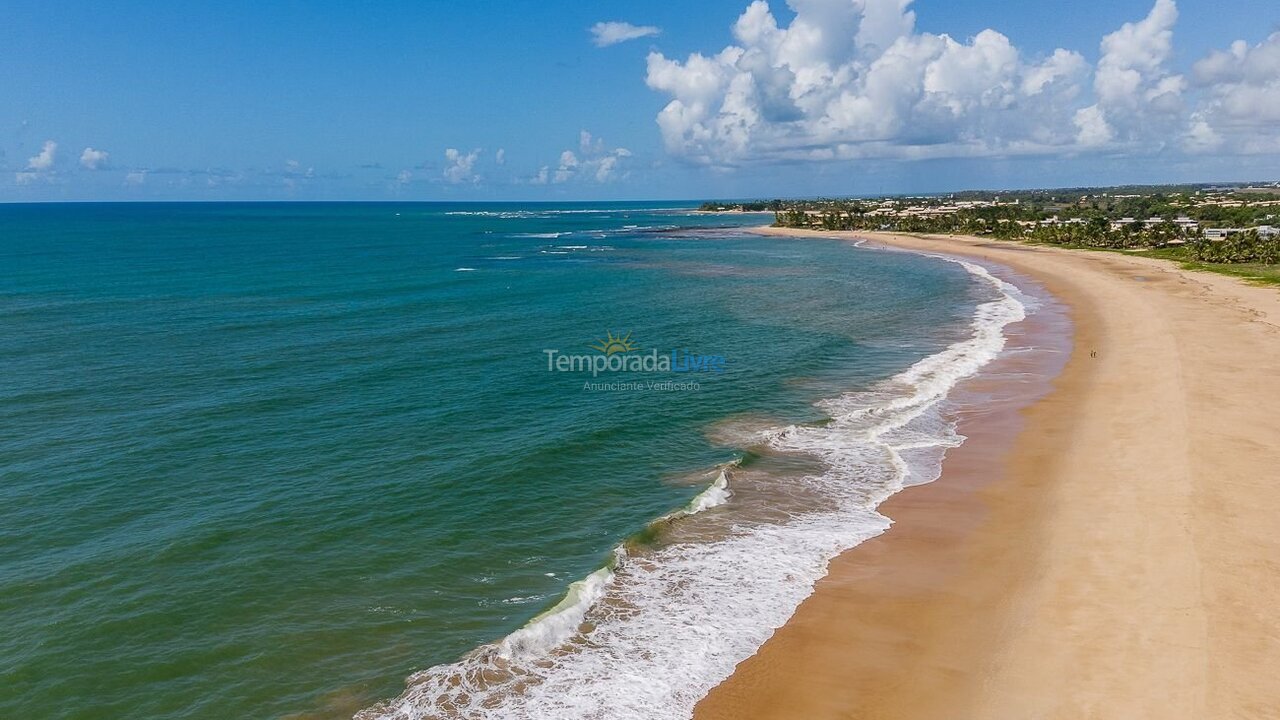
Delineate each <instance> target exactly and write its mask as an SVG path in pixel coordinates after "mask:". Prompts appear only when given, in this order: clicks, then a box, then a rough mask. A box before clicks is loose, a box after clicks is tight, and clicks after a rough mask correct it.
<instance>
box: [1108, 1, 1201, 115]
mask: <svg viewBox="0 0 1280 720" xmlns="http://www.w3.org/2000/svg"><path fill="white" fill-rule="evenodd" d="M1177 20H1178V8H1177V6H1176V5H1175V4H1174V0H1155V4H1154V5H1153V6H1152V7H1151V12H1150V13H1148V14H1147V16H1146V17H1145V18H1143V19H1142V20H1140V21H1138V22H1132V23H1125V24H1124V25H1122V26H1121V27H1120V29H1119V30H1116V31H1115V32H1113V33H1110V34H1108V35H1107V36H1105V37H1103V38H1102V43H1101V50H1102V56H1101V58H1100V59H1099V60H1098V69H1097V71H1096V72H1095V73H1094V76H1093V91H1094V95H1095V96H1096V98H1097V105H1096V107H1097V108H1098V111H1099V112H1100V113H1102V116H1103V118H1104V119H1105V121H1106V122H1107V123H1108V125H1109V126H1110V127H1112V128H1115V129H1117V130H1118V131H1119V135H1120V139H1122V140H1136V139H1143V138H1141V137H1139V134H1141V133H1145V134H1147V135H1150V134H1151V133H1152V131H1153V130H1154V129H1155V126H1159V129H1160V131H1161V134H1168V133H1171V132H1173V131H1174V129H1175V128H1176V126H1177V125H1178V124H1179V123H1180V122H1181V118H1180V117H1179V114H1180V111H1181V110H1182V107H1183V103H1182V93H1183V90H1184V89H1185V88H1186V81H1185V80H1184V79H1183V78H1182V76H1181V75H1175V74H1172V73H1170V72H1169V69H1168V67H1167V65H1168V62H1169V59H1170V58H1171V57H1172V55H1173V26H1174V24H1175V23H1176V22H1177Z"/></svg>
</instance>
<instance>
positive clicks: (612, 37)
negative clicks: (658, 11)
mask: <svg viewBox="0 0 1280 720" xmlns="http://www.w3.org/2000/svg"><path fill="white" fill-rule="evenodd" d="M661 32H662V29H661V28H656V27H654V26H652V25H632V24H631V23H627V22H616V21H615V22H598V23H596V24H595V25H592V26H591V42H593V43H595V46H596V47H608V46H610V45H617V44H618V43H620V42H626V41H628V40H637V39H639V38H643V37H650V36H653V35H657V34H659V33H661Z"/></svg>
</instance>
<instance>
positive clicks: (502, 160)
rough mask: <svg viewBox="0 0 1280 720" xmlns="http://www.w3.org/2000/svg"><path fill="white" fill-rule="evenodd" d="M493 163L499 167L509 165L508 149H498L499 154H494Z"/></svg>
mask: <svg viewBox="0 0 1280 720" xmlns="http://www.w3.org/2000/svg"><path fill="white" fill-rule="evenodd" d="M493 161H494V162H495V163H497V164H499V165H506V164H507V150H506V148H498V152H496V153H494V154H493Z"/></svg>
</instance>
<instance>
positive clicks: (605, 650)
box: [359, 258, 1026, 720]
mask: <svg viewBox="0 0 1280 720" xmlns="http://www.w3.org/2000/svg"><path fill="white" fill-rule="evenodd" d="M944 259H946V260H949V261H951V262H957V263H959V264H961V265H962V266H963V267H964V268H965V270H967V271H968V272H969V273H971V274H972V275H973V276H974V277H975V279H977V280H978V281H979V282H982V283H984V284H986V285H987V286H988V287H990V288H992V289H993V290H995V291H996V293H997V297H996V299H994V300H991V301H989V302H984V303H982V304H981V305H979V306H978V307H977V308H976V310H975V313H974V317H973V321H972V325H971V327H972V332H971V335H970V337H969V338H967V339H965V340H963V341H960V342H956V343H954V344H952V345H951V346H950V347H948V348H946V349H945V350H943V351H942V352H939V353H937V354H935V355H932V356H930V357H927V358H924V359H923V360H921V361H919V362H917V363H916V364H915V365H913V366H912V367H910V368H908V369H907V370H905V371H903V372H902V373H900V374H898V375H897V376H895V377H893V378H890V379H889V380H888V381H886V382H884V383H881V384H880V385H878V386H876V387H873V388H871V389H869V390H865V391H858V392H849V393H845V394H843V395H840V396H838V397H834V398H830V399H828V400H826V401H823V402H822V403H821V407H822V408H823V410H824V411H825V412H826V413H827V414H828V415H829V417H830V421H829V422H826V423H824V424H821V425H793V426H789V427H782V428H775V429H774V430H772V431H769V432H767V433H764V435H763V436H762V437H763V438H764V440H765V442H767V443H768V444H770V445H772V446H773V447H775V448H777V449H779V450H783V451H803V452H805V453H809V454H812V455H814V456H817V457H818V458H821V459H822V460H823V461H824V462H823V465H824V470H823V471H822V472H819V473H815V474H812V475H809V476H806V477H804V478H802V479H801V480H799V481H798V482H800V483H801V484H802V487H803V490H804V491H805V494H806V496H811V497H813V498H815V506H814V507H813V508H812V509H811V510H805V511H803V512H799V513H797V514H795V515H793V516H791V517H790V518H789V519H787V520H786V521H784V522H777V523H763V522H754V523H752V522H747V521H742V522H736V523H734V524H732V526H731V527H730V528H729V529H727V530H726V532H725V534H724V536H723V537H720V539H716V540H711V541H698V542H675V543H672V544H669V545H665V546H661V547H659V548H657V549H656V550H653V551H651V552H646V553H643V554H641V555H638V556H629V555H628V554H627V553H625V552H624V551H622V550H621V549H619V550H618V551H617V553H616V556H615V557H616V559H615V562H614V563H612V564H611V566H610V567H606V568H601V569H600V570H597V571H596V572H595V573H592V574H591V575H590V576H588V577H587V578H585V579H583V580H580V581H578V582H577V583H574V584H573V585H571V586H570V589H569V592H568V594H567V595H566V597H565V598H564V600H562V601H561V602H560V603H559V604H558V605H556V606H555V607H554V608H552V609H551V610H549V611H547V612H546V613H543V614H542V615H540V616H538V617H537V618H535V619H534V620H532V621H531V622H530V623H528V624H527V625H526V626H525V627H524V628H521V629H520V630H517V631H516V632H514V633H512V634H511V635H509V636H507V637H506V638H504V639H502V640H501V641H499V642H497V643H493V644H491V645H485V646H482V647H480V648H478V649H477V650H475V651H473V652H472V653H470V654H469V655H467V656H466V657H464V658H462V659H461V660H459V661H458V662H456V663H451V664H448V665H440V666H436V667H433V668H429V669H427V670H425V671H423V672H421V673H418V674H416V675H414V676H413V677H411V678H409V681H408V689H407V690H406V691H405V693H404V694H403V695H401V696H400V697H399V698H397V699H395V700H393V701H391V702H389V703H386V704H384V705H381V706H379V707H377V708H371V709H369V710H366V711H365V712H363V713H361V715H360V716H359V717H360V718H361V719H362V720H363V719H365V718H368V719H373V718H388V719H395V720H409V719H413V720H417V719H420V718H468V719H475V720H480V719H482V718H483V719H484V720H517V719H518V720H573V719H584V720H585V719H592V720H612V719H615V718H616V719H618V720H623V719H626V720H630V719H632V718H644V719H646V720H684V719H686V718H689V717H690V716H691V715H692V710H693V706H694V705H695V704H696V703H697V701H698V700H699V699H701V698H702V697H703V696H704V695H705V694H706V693H707V692H708V691H709V690H710V689H711V688H713V687H714V686H716V685H717V684H719V683H720V682H721V681H722V680H723V679H724V678H725V677H727V676H728V675H729V674H730V673H731V672H732V671H733V668H734V667H735V666H736V665H737V664H738V663H739V662H741V661H742V660H744V659H746V658H747V657H749V656H750V655H752V654H753V653H754V652H755V651H756V649H757V648H759V647H760V645H761V644H763V643H764V641H765V640H767V639H768V638H769V636H770V635H772V634H773V632H774V630H775V629H776V628H778V627H779V626H781V625H782V624H783V623H785V622H786V621H787V619H788V618H789V617H790V616H791V614H792V613H793V612H794V610H795V608H796V606H797V605H799V603H800V602H801V601H802V600H804V598H805V597H807V596H808V595H809V594H810V593H811V592H812V590H813V586H814V583H816V582H817V581H818V580H819V579H820V578H822V576H823V575H825V574H826V571H827V564H828V562H829V561H830V560H831V558H833V557H835V556H836V555H837V554H839V553H840V552H842V551H844V550H846V549H848V548H850V547H853V546H854V545H857V544H859V543H861V542H863V541H865V540H866V539H868V538H870V537H873V536H875V535H878V534H879V533H881V532H884V530H886V529H887V528H888V527H889V525H890V521H889V519H888V518H886V517H884V516H883V515H881V514H879V513H878V512H876V510H875V508H876V506H877V505H879V503H880V502H882V501H883V500H884V499H885V498H887V497H888V496H890V495H892V494H893V493H895V492H897V491H898V490H900V489H902V488H903V487H904V486H906V485H910V484H915V483H919V482H928V481H929V480H932V479H934V478H936V477H937V474H938V472H939V468H940V466H941V460H942V455H943V453H945V451H946V449H947V448H950V447H954V446H956V445H958V444H959V443H960V442H961V441H963V439H964V438H963V437H961V436H960V435H958V434H957V433H956V431H955V427H954V424H953V423H951V422H949V421H948V420H947V419H946V417H945V416H944V415H943V413H942V411H941V408H940V404H941V402H942V401H943V400H944V399H945V398H946V396H947V393H948V392H949V391H950V390H951V389H952V388H953V387H955V385H956V383H957V382H959V381H960V380H961V379H963V378H966V377H969V376H971V375H973V374H974V373H975V372H977V371H978V370H979V369H980V368H981V367H982V366H983V365H985V364H986V363H988V362H990V361H991V360H992V359H994V358H995V357H996V356H997V355H998V354H999V352H1000V351H1001V349H1002V348H1003V347H1004V343H1005V337H1004V333H1003V328H1004V327H1005V326H1006V325H1008V324H1009V323H1012V322H1016V321H1018V320H1021V319H1023V318H1024V317H1025V316H1026V305H1024V303H1023V302H1022V301H1021V300H1020V298H1021V294H1020V293H1018V291H1017V289H1016V288H1014V287H1013V286H1011V285H1009V284H1008V283H1006V282H1004V281H1002V280H1000V279H998V278H996V277H994V276H992V275H991V274H990V273H989V272H988V271H987V270H986V269H985V268H983V267H981V266H979V265H976V264H974V263H970V262H967V261H963V260H957V259H954V258H944ZM731 487H732V472H731V471H730V469H729V468H724V469H722V471H721V472H720V474H719V475H718V476H717V478H716V480H715V481H714V482H713V483H712V484H711V486H710V487H708V488H707V489H706V490H704V491H703V492H702V493H700V494H699V495H698V496H696V497H695V498H694V499H693V500H692V501H690V503H689V505H688V506H686V507H685V508H684V509H682V510H679V511H676V512H674V513H671V514H670V515H668V516H666V517H665V518H663V519H669V520H675V521H684V520H683V518H685V517H687V516H690V515H694V514H697V513H700V512H702V511H705V510H707V509H709V508H711V507H716V506H726V505H727V507H726V508H725V512H727V513H732V512H733V501H732V498H731V495H730V489H731ZM689 522H697V521H696V520H689Z"/></svg>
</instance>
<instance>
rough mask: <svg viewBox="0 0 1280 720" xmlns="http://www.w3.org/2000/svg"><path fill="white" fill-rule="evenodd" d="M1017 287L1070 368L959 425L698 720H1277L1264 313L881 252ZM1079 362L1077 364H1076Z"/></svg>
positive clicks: (1071, 271)
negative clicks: (1047, 296) (889, 523)
mask: <svg viewBox="0 0 1280 720" xmlns="http://www.w3.org/2000/svg"><path fill="white" fill-rule="evenodd" d="M771 232H777V233H782V234H789V235H796V236H815V235H821V236H827V237H832V236H835V237H839V236H842V235H844V236H848V237H871V238H873V239H874V241H876V242H882V243H885V244H889V245H895V246H899V247H905V248H912V249H920V250H928V251H935V252H948V253H952V254H958V255H969V256H976V257H979V258H983V259H985V260H988V261H992V262H995V263H1000V264H1003V265H1005V266H1008V267H1011V268H1013V269H1014V270H1016V271H1018V272H1021V273H1025V274H1027V275H1030V276H1032V277H1034V278H1036V279H1038V280H1039V281H1040V282H1042V283H1044V285H1045V286H1046V287H1047V288H1048V289H1049V290H1050V291H1051V292H1052V293H1053V294H1054V295H1055V296H1056V297H1057V298H1059V299H1060V300H1062V301H1063V302H1064V303H1066V304H1067V305H1068V307H1069V313H1070V315H1071V319H1072V323H1073V327H1074V333H1075V335H1074V341H1075V346H1074V347H1075V350H1074V352H1073V353H1072V356H1071V358H1070V360H1069V361H1068V362H1067V365H1066V367H1065V369H1064V370H1063V372H1062V374H1061V375H1060V376H1058V377H1057V378H1056V379H1054V381H1053V390H1052V391H1051V392H1050V393H1049V394H1048V395H1047V396H1045V397H1044V398H1043V399H1042V400H1039V401H1037V402H1035V403H1034V404H1032V405H1031V406H1030V407H1027V408H1025V409H1023V410H1021V411H1019V412H1018V413H1017V415H1018V416H1019V417H1018V418H1017V419H1016V420H1015V421H1011V420H1010V419H1009V418H1008V417H1004V418H1003V419H1001V418H1000V417H999V413H993V414H992V417H986V418H979V419H977V420H974V421H972V422H968V423H967V424H966V423H965V422H962V425H961V430H962V432H964V433H965V434H967V435H969V436H970V439H969V441H968V442H967V443H966V444H965V445H964V446H962V447H961V448H959V449H958V450H955V451H953V452H952V453H951V454H949V455H948V458H947V460H946V462H945V463H944V468H943V476H942V478H941V479H940V480H938V481H937V482H936V483H933V484H932V485H926V486H921V487H917V488H911V489H909V490H907V491H904V492H903V493H900V494H899V495H897V496H895V497H894V498H892V499H890V500H889V501H888V502H886V503H885V504H884V505H883V506H882V507H881V511H882V512H884V513H885V514H886V515H888V516H889V517H891V518H893V519H894V520H895V525H894V527H893V528H891V529H890V530H889V531H888V532H887V533H885V534H884V535H882V536H880V537H879V538H876V539H874V540H872V541H870V542H867V543H864V544H863V545H860V546H858V547H856V548H854V549H853V550H850V551H849V552H847V553H845V554H844V555H843V556H841V557H840V558H837V560H836V561H835V562H833V563H832V566H831V573H830V575H829V576H828V577H827V578H826V579H824V580H823V581H822V582H821V583H820V584H819V585H818V588H817V590H816V592H815V593H814V595H813V596H811V597H810V598H809V599H808V600H806V601H805V603H804V604H802V605H801V607H800V608H799V610H798V611H797V613H796V615H795V616H794V617H793V618H792V620H791V621H790V622H789V623H788V624H787V625H786V626H784V627H782V628H780V629H779V630H778V631H777V633H775V635H774V637H773V638H772V639H770V640H769V642H767V643H766V644H765V646H764V647H763V648H761V650H760V652H759V653H757V654H756V655H755V656H754V657H752V658H750V659H748V660H747V661H745V662H743V663H742V664H741V665H739V667H738V669H737V671H736V672H735V674H734V675H733V676H732V677H730V678H729V679H728V680H726V681H725V682H724V683H723V684H721V685H720V686H719V687H717V688H716V689H714V690H713V691H712V692H711V693H710V694H709V695H708V697H707V698H705V699H704V700H703V701H702V703H701V704H700V705H699V706H698V709H697V712H696V717H697V718H698V719H699V720H754V719H757V718H761V719H763V718H787V719H797V720H822V719H824V718H841V719H854V718H857V719H866V720H880V719H883V718H927V719H929V720H941V719H945V720H964V719H967V718H975V719H976V718H982V719H984V720H986V719H990V720H1031V719H1036V720H1039V719H1046V718H1054V719H1056V718H1062V719H1063V720H1085V719H1092V718H1107V719H1110V718H1114V719H1116V720H1138V719H1148V718H1150V719H1159V720H1169V719H1179V718H1187V719H1193V718H1194V719H1196V720H1201V719H1203V718H1258V719H1259V720H1261V719H1273V718H1280V292H1276V291H1275V290H1274V289H1270V288H1258V287H1251V286H1246V285H1244V284H1242V283H1241V282H1239V281H1237V280H1235V279H1233V278H1227V277H1222V276H1216V275H1211V274H1201V273H1192V272H1187V271H1182V270H1179V269H1178V268H1177V267H1176V266H1174V265H1172V264H1170V263H1166V262H1163V261H1159V260H1154V259H1151V258H1143V257H1140V256H1131V255H1121V254H1114V253H1101V252H1084V251H1071V250H1062V249H1055V248H1044V247H1032V246H1027V245H1021V244H1015V243H1004V242H999V241H985V240H981V239H977V238H958V237H957V238H952V237H931V238H917V237H908V236H903V235H890V234H881V233H856V234H855V233H827V232H824V233H812V232H806V231H778V230H772V231H771ZM1092 351H1096V352H1097V357H1091V352H1092Z"/></svg>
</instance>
